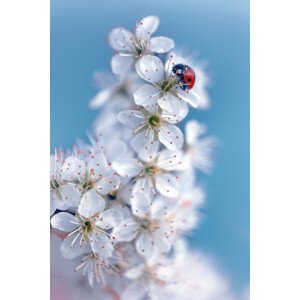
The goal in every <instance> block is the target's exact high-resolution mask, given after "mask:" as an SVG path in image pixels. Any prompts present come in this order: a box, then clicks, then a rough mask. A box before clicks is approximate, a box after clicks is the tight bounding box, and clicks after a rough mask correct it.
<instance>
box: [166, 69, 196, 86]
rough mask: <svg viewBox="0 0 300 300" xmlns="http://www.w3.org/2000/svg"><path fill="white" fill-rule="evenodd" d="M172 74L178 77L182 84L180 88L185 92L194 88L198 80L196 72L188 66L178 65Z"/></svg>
mask: <svg viewBox="0 0 300 300" xmlns="http://www.w3.org/2000/svg"><path fill="white" fill-rule="evenodd" d="M172 72H173V73H174V74H175V75H176V76H177V78H178V79H179V83H180V88H181V89H183V90H184V91H185V90H186V89H187V90H190V89H192V88H193V86H194V84H195V80H196V75H195V72H194V70H193V69H192V68H191V67H189V66H188V65H184V64H177V65H175V66H173V68H172Z"/></svg>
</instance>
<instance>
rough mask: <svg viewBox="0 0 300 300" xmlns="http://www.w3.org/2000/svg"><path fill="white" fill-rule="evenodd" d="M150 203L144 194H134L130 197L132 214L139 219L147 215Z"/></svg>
mask: <svg viewBox="0 0 300 300" xmlns="http://www.w3.org/2000/svg"><path fill="white" fill-rule="evenodd" d="M150 203H151V202H150V199H149V197H148V195H147V194H146V193H135V194H134V195H133V196H132V197H131V210H132V213H133V214H134V215H136V216H138V217H141V218H143V217H145V216H146V215H149V213H150Z"/></svg>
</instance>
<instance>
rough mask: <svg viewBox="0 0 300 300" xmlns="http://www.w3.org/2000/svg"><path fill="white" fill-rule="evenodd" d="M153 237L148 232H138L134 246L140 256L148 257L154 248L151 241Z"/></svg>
mask: <svg viewBox="0 0 300 300" xmlns="http://www.w3.org/2000/svg"><path fill="white" fill-rule="evenodd" d="M153 242H154V241H153V237H152V235H151V234H149V233H144V232H143V233H140V234H139V235H138V237H137V238H136V240H135V247H136V250H137V252H138V254H140V255H141V256H143V257H145V258H146V259H147V258H150V257H151V255H152V254H153V250H154V243H153Z"/></svg>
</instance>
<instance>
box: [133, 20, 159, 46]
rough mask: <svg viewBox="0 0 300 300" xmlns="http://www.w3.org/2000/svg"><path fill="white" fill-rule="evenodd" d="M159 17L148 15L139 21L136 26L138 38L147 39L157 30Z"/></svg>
mask: <svg viewBox="0 0 300 300" xmlns="http://www.w3.org/2000/svg"><path fill="white" fill-rule="evenodd" d="M158 25H159V19H158V18H157V17H156V16H148V17H145V18H143V19H141V20H140V21H139V23H137V26H136V36H137V38H138V39H142V40H144V41H148V40H149V38H150V37H151V35H152V34H153V33H154V32H155V31H156V30H157V28H158Z"/></svg>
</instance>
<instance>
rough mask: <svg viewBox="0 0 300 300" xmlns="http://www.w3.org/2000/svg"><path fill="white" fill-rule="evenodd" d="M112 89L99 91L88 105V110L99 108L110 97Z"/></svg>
mask: <svg viewBox="0 0 300 300" xmlns="http://www.w3.org/2000/svg"><path fill="white" fill-rule="evenodd" d="M112 92H113V91H112V89H111V88H107V89H104V90H102V91H100V92H99V93H98V94H97V95H96V96H95V97H94V98H93V99H92V100H91V101H90V103H89V106H90V108H92V109H95V108H99V107H101V106H102V105H103V103H104V102H106V101H107V100H108V99H109V98H110V97H111V96H112Z"/></svg>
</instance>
